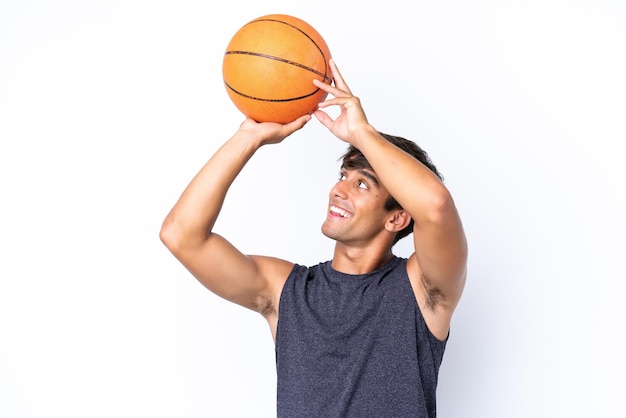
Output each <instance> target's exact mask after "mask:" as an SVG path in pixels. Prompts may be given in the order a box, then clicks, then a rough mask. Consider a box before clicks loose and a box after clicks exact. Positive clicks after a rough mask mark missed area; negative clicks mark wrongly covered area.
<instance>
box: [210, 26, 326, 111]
mask: <svg viewBox="0 0 626 418" xmlns="http://www.w3.org/2000/svg"><path fill="white" fill-rule="evenodd" d="M329 59H330V51H329V48H328V45H326V42H325V41H324V39H323V38H322V36H321V35H320V34H319V33H318V32H317V31H316V30H315V29H314V28H313V27H312V26H311V25H309V24H308V23H306V22H305V21H303V20H301V19H299V18H296V17H293V16H289V15H284V14H271V15H266V16H261V17H259V18H256V19H254V20H252V21H250V22H248V23H246V24H245V25H244V26H243V27H241V29H239V30H238V31H237V32H236V33H235V35H234V36H233V37H232V39H231V40H230V42H229V44H228V46H227V47H226V52H225V53H224V61H223V63H222V76H223V79H224V86H225V87H226V91H227V92H228V96H229V97H230V99H231V101H232V102H233V103H234V104H235V106H236V107H237V109H239V110H240V111H241V112H242V113H243V114H244V115H246V116H247V117H249V118H251V119H254V120H256V121H257V122H278V123H287V122H291V121H293V120H295V119H297V118H299V117H300V116H303V115H305V114H307V113H311V112H312V111H313V110H315V109H316V108H317V105H318V103H319V102H321V101H322V100H324V99H325V98H326V92H325V91H323V90H320V89H319V88H317V87H316V86H315V85H313V79H314V78H316V79H318V80H320V81H323V82H325V83H327V84H330V83H331V82H332V78H331V75H330V74H331V73H330V67H329V64H328V60H329Z"/></svg>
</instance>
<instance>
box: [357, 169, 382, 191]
mask: <svg viewBox="0 0 626 418" xmlns="http://www.w3.org/2000/svg"><path fill="white" fill-rule="evenodd" d="M358 172H359V174H361V175H362V176H364V177H367V178H368V179H369V180H370V181H371V182H372V183H373V184H374V186H376V187H380V183H379V182H378V179H377V178H376V176H374V174H372V172H371V171H369V170H366V169H364V168H360V169H359V170H358Z"/></svg>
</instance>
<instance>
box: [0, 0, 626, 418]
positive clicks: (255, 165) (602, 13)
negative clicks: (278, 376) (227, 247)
mask: <svg viewBox="0 0 626 418" xmlns="http://www.w3.org/2000/svg"><path fill="white" fill-rule="evenodd" d="M409 4H410V5H411V6H410V8H408V9H407V7H408V5H409ZM625 5H626V3H624V2H621V1H618V0H615V1H608V0H607V1H602V0H594V1H591V0H586V1H585V0H580V1H574V0H572V1H558V0H533V1H495V0H492V1H488V0H477V1H471V2H469V1H462V0H457V1H440V2H431V1H421V0H420V1H416V2H405V1H399V0H387V1H383V2H380V1H376V2H374V1H372V2H367V1H355V2H348V1H344V2H341V1H336V2H322V3H319V2H310V1H309V2H296V1H286V0H285V1H279V0H270V1H252V0H249V1H236V0H233V1H229V2H209V1H199V0H176V1H147V0H128V1H106V2H105V1H91V2H84V1H78V0H76V1H69V0H59V1H54V2H50V1H12V0H0V141H1V145H0V196H1V199H2V203H1V205H0V246H1V247H0V417H2V418H5V417H6V418H27V417H29V418H40V417H41V418H44V417H46V418H47V417H54V418H57V417H59V418H61V417H62V418H74V417H76V418H84V417H90V418H96V417H98V418H99V417H133V418H135V417H151V418H152V417H174V418H178V417H185V418H195V417H251V416H254V417H271V416H274V414H275V412H274V411H275V383H276V382H275V369H274V352H273V344H272V341H271V337H270V334H269V330H268V327H267V325H266V324H265V322H264V321H263V320H262V318H261V317H260V316H259V315H257V314H255V313H253V312H251V311H248V310H245V309H244V308H240V307H238V306H235V305H232V304H230V303H228V302H225V301H223V300H221V299H219V298H217V297H215V296H214V295H212V294H211V293H210V292H208V291H207V290H205V289H204V288H203V287H202V286H201V285H199V284H198V283H197V282H196V281H195V279H193V278H192V277H191V276H190V275H189V274H188V273H187V272H186V271H185V270H184V268H182V267H181V266H180V265H179V264H178V262H177V261H176V260H175V259H174V258H173V257H172V256H171V255H170V254H169V253H168V252H167V250H166V249H165V247H164V246H163V245H162V244H161V243H160V241H159V239H158V232H159V228H160V225H161V221H162V220H163V218H164V217H165V215H166V213H167V212H168V211H169V209H170V208H171V206H172V205H173V204H174V202H175V201H176V199H177V198H178V196H179V195H180V193H181V192H182V190H183V188H184V187H185V186H186V184H187V182H188V181H189V180H190V179H191V177H192V176H193V175H194V174H195V173H196V171H197V170H198V169H199V168H200V166H201V165H202V164H203V163H204V162H205V161H206V160H207V159H208V158H209V156H210V155H211V154H212V152H214V151H215V150H216V148H217V147H218V146H219V145H220V144H221V143H222V142H223V141H225V140H226V139H227V138H228V137H229V136H230V135H231V134H232V133H233V132H234V131H235V130H236V128H237V127H238V125H239V123H240V122H241V121H242V120H243V119H242V116H241V115H240V114H239V113H238V111H237V110H236V109H235V108H234V106H233V105H232V103H231V102H230V101H229V99H228V97H227V95H226V92H225V89H224V86H223V84H222V80H221V59H222V56H223V52H224V49H225V47H226V44H227V43H228V41H229V40H230V37H231V36H232V35H233V34H234V32H235V31H236V30H237V29H239V28H240V27H241V26H242V25H243V24H244V23H246V22H248V21H249V20H252V19H253V18H256V17H258V16H261V15H265V14H269V13H286V14H292V15H295V16H298V17H300V18H302V19H304V20H306V21H308V22H309V23H310V24H312V25H313V26H314V27H315V28H316V29H317V30H318V31H319V32H320V33H321V34H322V35H323V36H324V38H325V39H326V41H327V43H328V44H329V46H330V48H331V51H332V54H333V56H334V58H335V60H336V61H337V63H338V65H339V67H340V69H341V70H342V73H343V74H344V76H345V78H346V80H347V82H348V83H349V85H350V86H351V88H352V90H353V91H354V93H355V94H356V95H358V96H359V97H360V98H361V99H362V102H363V105H364V107H365V109H366V112H367V114H368V117H369V119H370V121H371V122H372V123H373V124H374V125H375V126H376V127H377V128H378V129H379V130H382V131H386V132H389V133H392V134H396V135H401V136H405V137H408V138H411V139H414V140H415V141H417V142H418V143H420V144H421V145H422V146H423V147H424V148H425V149H426V150H427V151H428V152H429V153H430V155H431V157H432V158H433V160H434V161H435V163H436V164H437V166H438V167H439V169H440V170H441V171H442V172H443V174H444V176H445V177H446V184H447V185H448V187H449V188H450V189H451V191H452V192H453V194H454V196H455V199H456V202H457V205H458V207H459V210H460V212H461V214H462V217H463V221H464V224H465V227H466V230H467V235H468V238H469V244H470V261H469V277H468V281H467V287H466V291H465V294H464V297H463V299H462V301H461V304H460V306H459V308H458V310H457V312H456V314H455V317H454V320H453V327H452V334H451V337H450V341H449V344H448V349H447V351H446V354H445V357H444V363H443V365H442V369H441V374H440V384H439V388H438V395H439V416H440V417H443V418H450V417H452V418H457V417H477V418H503V417H507V418H508V417H515V418H517V417H520V418H521V417H550V418H552V417H571V416H586V417H591V416H593V417H618V416H620V417H621V416H624V414H626V411H625V409H624V407H623V402H622V401H623V394H622V392H623V389H624V388H623V384H622V382H623V380H622V377H623V375H624V372H625V371H626V370H625V367H624V366H625V364H624V358H623V353H624V349H625V348H626V347H624V342H623V325H622V319H623V318H624V314H625V312H624V308H623V306H624V298H623V296H622V289H623V288H624V286H623V281H624V279H625V278H626V277H625V274H624V267H623V266H624V261H623V260H624V253H625V252H624V250H625V249H626V248H625V245H624V237H625V234H626V217H625V213H626V198H625V186H624V180H625V179H626V169H625V168H624V165H623V149H624V146H623V145H624V144H623V142H624V140H626V127H625V125H626V123H625V116H626V99H625V98H626V81H625V80H626V77H625V75H626V6H625ZM344 149H345V147H344V144H343V143H341V142H340V141H338V140H336V139H335V138H334V137H332V136H331V135H330V134H329V133H328V132H326V130H325V129H324V128H323V127H322V126H321V125H320V124H319V123H318V122H317V121H316V120H313V121H311V123H309V124H308V125H307V126H306V127H305V128H304V129H303V130H302V131H300V132H298V133H296V134H294V135H293V136H292V137H290V138H289V139H288V140H287V141H286V142H284V143H283V144H281V145H278V146H274V147H267V148H264V149H262V150H260V151H259V153H258V154H257V155H256V156H255V157H254V159H253V160H252V161H251V162H250V164H249V165H248V166H247V167H246V168H245V170H244V172H243V173H242V174H241V176H240V178H238V180H237V182H236V183H235V185H234V186H233V188H232V190H231V193H230V194H229V196H228V201H227V203H226V205H225V207H224V212H223V216H222V217H221V218H220V219H219V222H218V225H217V228H216V229H217V230H218V231H219V232H221V233H222V234H224V235H226V236H228V237H229V238H230V239H231V240H232V241H233V242H234V243H235V244H236V245H237V246H239V247H240V248H241V249H242V250H243V251H245V252H249V253H262V254H269V255H275V256H279V257H283V258H286V259H289V260H291V261H294V262H299V263H303V264H312V263H316V262H318V261H324V260H326V259H328V258H330V256H331V254H332V242H331V241H330V240H328V239H326V238H325V237H323V235H322V234H321V233H320V231H319V227H320V226H321V222H322V220H323V218H324V210H325V206H326V198H327V192H328V190H329V188H330V187H331V185H332V184H333V182H334V181H335V179H336V177H337V172H338V162H337V158H338V157H339V156H340V155H341V153H342V152H343V150H344ZM408 241H410V240H407V243H405V244H399V245H398V248H397V253H398V254H399V255H407V253H408V250H409V248H408V246H407V244H409V242H408Z"/></svg>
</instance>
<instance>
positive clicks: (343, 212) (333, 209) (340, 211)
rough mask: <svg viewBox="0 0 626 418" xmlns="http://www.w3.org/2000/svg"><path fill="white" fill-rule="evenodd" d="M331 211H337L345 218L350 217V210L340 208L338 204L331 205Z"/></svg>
mask: <svg viewBox="0 0 626 418" xmlns="http://www.w3.org/2000/svg"><path fill="white" fill-rule="evenodd" d="M330 211H331V212H333V213H336V214H338V215H341V217H343V218H349V217H350V212H346V211H345V210H343V209H341V208H338V207H337V206H331V207H330Z"/></svg>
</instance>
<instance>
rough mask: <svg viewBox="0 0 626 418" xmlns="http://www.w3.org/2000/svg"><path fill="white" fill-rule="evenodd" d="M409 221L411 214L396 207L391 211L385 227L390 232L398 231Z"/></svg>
mask: <svg viewBox="0 0 626 418" xmlns="http://www.w3.org/2000/svg"><path fill="white" fill-rule="evenodd" d="M410 222H411V215H409V214H408V213H407V212H406V211H405V210H402V209H398V210H396V211H394V212H393V213H392V216H391V217H390V218H389V219H388V220H387V223H386V224H385V228H386V229H387V230H388V231H390V232H400V231H402V230H403V229H404V228H406V227H407V226H408V225H409V223H410Z"/></svg>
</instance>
